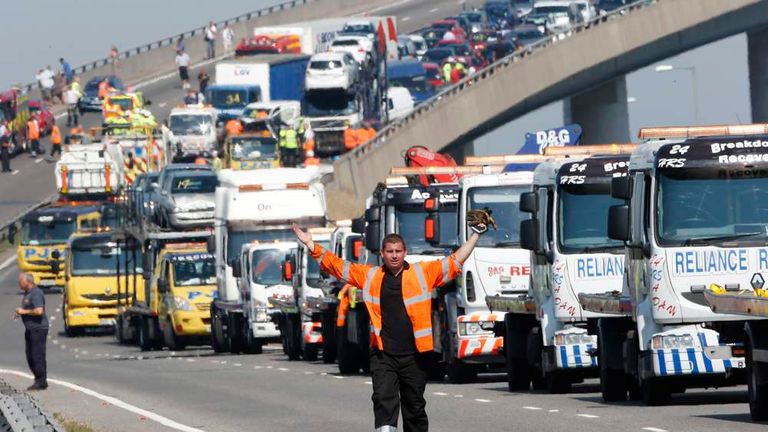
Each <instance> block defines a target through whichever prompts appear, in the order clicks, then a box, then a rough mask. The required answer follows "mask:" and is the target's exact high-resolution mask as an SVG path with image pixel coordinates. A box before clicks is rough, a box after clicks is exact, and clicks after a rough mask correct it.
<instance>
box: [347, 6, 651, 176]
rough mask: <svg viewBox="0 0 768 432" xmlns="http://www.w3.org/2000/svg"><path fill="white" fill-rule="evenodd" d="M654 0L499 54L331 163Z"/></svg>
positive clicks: (370, 146)
mask: <svg viewBox="0 0 768 432" xmlns="http://www.w3.org/2000/svg"><path fill="white" fill-rule="evenodd" d="M658 1H660V0H637V1H635V2H634V3H631V4H629V5H626V6H623V7H621V8H619V9H616V10H613V11H611V12H610V13H606V14H604V15H600V16H598V17H596V18H594V19H592V20H590V21H588V22H584V23H581V24H579V25H577V26H575V27H573V28H572V29H570V30H568V31H565V32H560V33H556V34H553V35H551V36H548V37H545V38H543V39H540V40H538V41H536V42H534V43H532V44H530V45H527V46H526V47H525V48H523V49H520V50H517V51H516V52H514V53H512V54H509V55H508V56H506V57H503V58H501V59H499V60H497V61H496V62H494V63H491V64H490V65H488V66H487V67H485V68H483V69H481V70H479V71H477V72H475V73H474V74H473V75H470V76H467V77H465V78H463V79H462V80H461V81H459V82H458V83H456V84H453V85H450V86H448V87H446V88H444V89H443V90H442V91H440V92H439V93H438V94H436V95H434V96H432V97H431V98H429V99H427V100H426V101H424V102H422V103H420V104H419V105H417V106H416V107H415V108H414V110H413V111H412V112H411V113H410V114H408V115H407V116H405V117H403V118H401V119H398V120H395V121H393V122H391V123H389V124H388V125H387V126H385V127H384V128H382V129H381V130H380V131H379V133H377V134H376V136H375V137H374V138H372V139H371V140H370V141H368V142H366V143H364V144H361V145H360V146H358V147H357V148H355V149H354V150H352V151H351V152H349V153H347V154H346V155H344V156H343V157H342V159H341V160H339V161H337V162H336V163H335V164H334V166H339V164H340V163H341V162H343V160H344V159H359V158H361V157H363V156H365V154H366V153H368V152H370V151H372V150H374V149H376V148H378V147H379V146H380V145H382V144H384V143H386V141H387V138H388V137H390V136H391V135H393V134H394V133H395V132H397V131H398V130H399V129H402V128H403V127H405V126H407V125H408V124H409V123H411V122H413V121H416V120H417V119H418V118H419V117H420V116H421V115H423V114H425V113H426V112H428V111H430V110H431V109H432V108H434V107H435V106H436V105H437V104H438V103H440V102H441V101H443V100H446V99H448V98H453V97H456V96H460V95H461V93H462V92H463V91H464V89H465V88H468V87H471V86H472V85H473V84H475V83H477V82H480V81H483V80H485V79H487V78H489V77H490V76H492V75H494V74H495V73H497V72H499V71H501V70H503V69H505V68H507V67H509V65H510V64H513V63H517V62H519V61H522V60H523V59H525V58H526V57H528V56H530V55H533V54H536V53H537V52H539V51H541V50H542V49H545V48H547V47H549V46H551V45H553V44H556V43H558V42H559V41H562V40H564V39H566V38H569V37H571V36H573V35H574V34H576V33H581V32H583V31H585V30H588V29H590V28H592V27H594V26H598V25H600V24H601V23H604V22H606V21H609V20H613V19H615V18H617V17H619V16H622V15H625V14H627V13H629V12H632V11H634V10H637V9H641V8H643V7H646V6H648V5H651V4H653V3H656V2H658Z"/></svg>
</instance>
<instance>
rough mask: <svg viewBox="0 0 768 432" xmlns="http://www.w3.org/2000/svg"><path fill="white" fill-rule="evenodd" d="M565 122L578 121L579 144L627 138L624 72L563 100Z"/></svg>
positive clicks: (627, 124) (627, 114) (602, 142)
mask: <svg viewBox="0 0 768 432" xmlns="http://www.w3.org/2000/svg"><path fill="white" fill-rule="evenodd" d="M563 119H564V120H565V124H571V123H578V124H580V125H581V127H582V129H583V131H584V132H583V133H582V136H581V143H582V144H607V143H617V142H629V141H630V139H629V109H628V108H627V81H626V79H625V77H624V76H621V77H619V78H616V79H613V80H611V81H608V82H605V83H603V84H600V85H598V86H597V87H594V88H592V89H590V90H587V91H586V92H584V93H580V94H577V95H574V96H571V97H570V98H566V99H564V100H563Z"/></svg>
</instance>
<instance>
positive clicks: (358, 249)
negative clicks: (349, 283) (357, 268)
mask: <svg viewBox="0 0 768 432" xmlns="http://www.w3.org/2000/svg"><path fill="white" fill-rule="evenodd" d="M362 252H363V239H361V238H360V239H356V240H354V241H353V242H352V258H353V259H354V260H355V261H358V260H360V256H361V255H362Z"/></svg>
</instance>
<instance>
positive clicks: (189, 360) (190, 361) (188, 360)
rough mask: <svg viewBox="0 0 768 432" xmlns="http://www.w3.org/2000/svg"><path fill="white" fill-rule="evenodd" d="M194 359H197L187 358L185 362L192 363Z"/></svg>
mask: <svg viewBox="0 0 768 432" xmlns="http://www.w3.org/2000/svg"><path fill="white" fill-rule="evenodd" d="M196 361H197V360H195V359H187V362H188V363H194V362H196Z"/></svg>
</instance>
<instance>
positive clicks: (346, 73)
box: [304, 52, 358, 90]
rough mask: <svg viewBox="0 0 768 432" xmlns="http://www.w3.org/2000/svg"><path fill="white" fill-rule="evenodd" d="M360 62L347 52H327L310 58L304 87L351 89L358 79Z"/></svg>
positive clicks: (312, 88)
mask: <svg viewBox="0 0 768 432" xmlns="http://www.w3.org/2000/svg"><path fill="white" fill-rule="evenodd" d="M357 73H358V64H357V62H356V61H355V59H354V58H353V57H352V55H351V54H349V53H347V52H325V53H320V54H315V55H313V56H312V57H311V58H310V59H309V65H308V66H307V72H306V75H305V77H306V78H305V82H304V87H305V88H306V89H307V90H315V89H333V88H342V89H349V88H350V87H352V85H353V84H354V83H355V82H356V81H357Z"/></svg>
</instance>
